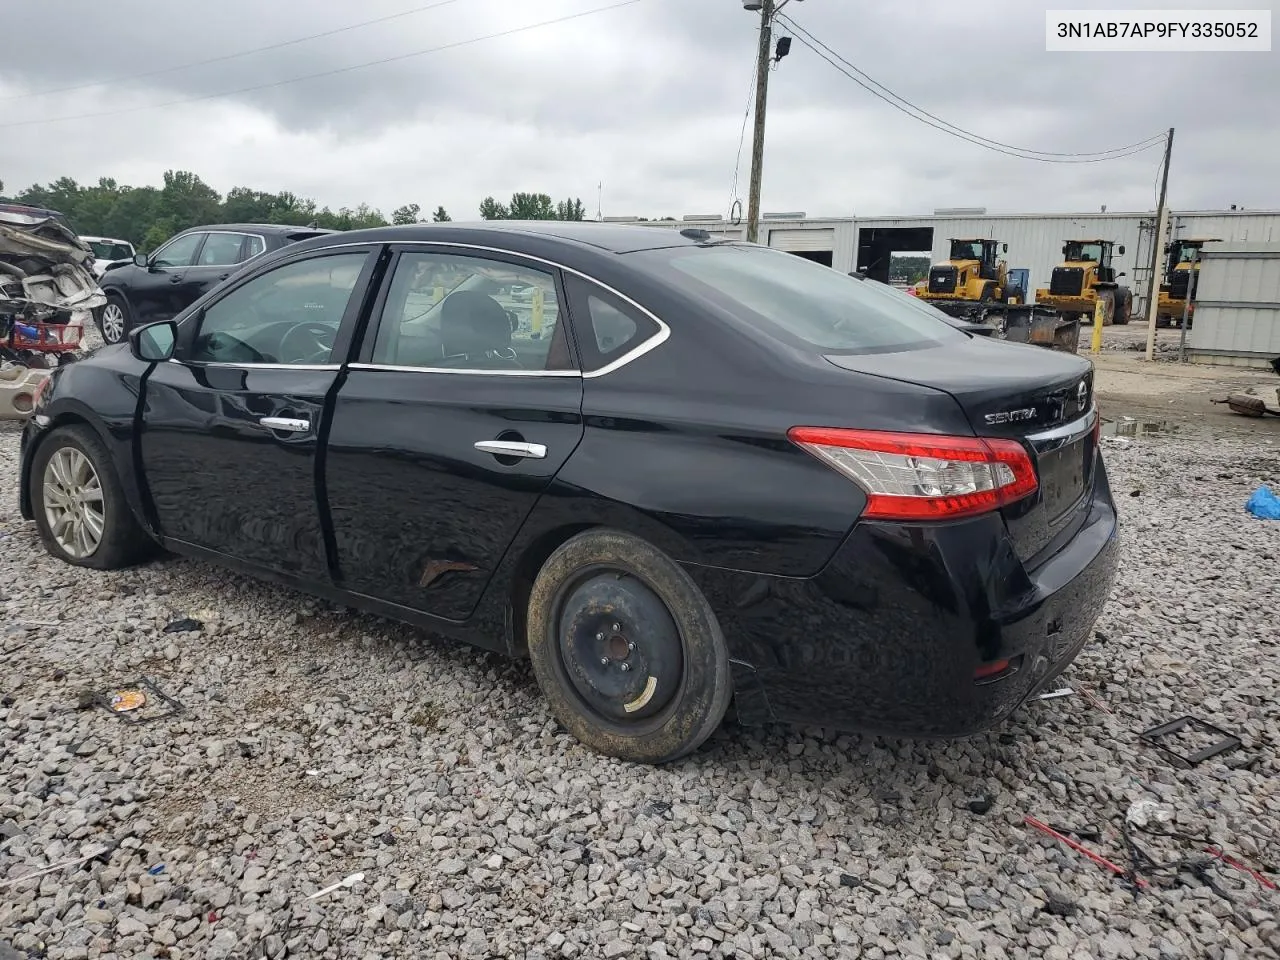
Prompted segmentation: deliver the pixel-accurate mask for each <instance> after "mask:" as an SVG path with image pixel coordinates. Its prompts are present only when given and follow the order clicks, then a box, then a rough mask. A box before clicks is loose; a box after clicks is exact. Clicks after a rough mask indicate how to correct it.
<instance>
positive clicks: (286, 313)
mask: <svg viewBox="0 0 1280 960" xmlns="http://www.w3.org/2000/svg"><path fill="white" fill-rule="evenodd" d="M367 256H368V255H367V254H366V253H364V252H360V253H339V254H333V255H331V256H323V257H312V258H311V259H308V260H300V261H297V262H296V263H289V264H286V265H284V266H281V267H277V268H276V269H274V270H271V271H269V272H267V273H264V274H262V276H260V277H255V278H254V279H252V280H250V281H249V282H248V283H246V284H244V285H243V286H240V287H237V288H236V289H235V290H233V291H232V292H231V293H229V294H227V295H226V296H225V297H223V298H222V299H221V300H218V301H217V302H216V303H214V304H212V305H210V306H209V307H208V308H207V309H205V311H204V315H203V317H202V318H201V320H200V327H199V330H198V331H197V333H196V338H195V343H194V346H193V349H192V352H191V360H192V361H193V362H195V363H234V364H254V363H287V364H325V363H329V362H331V360H332V356H333V344H334V341H335V339H336V338H337V334H338V328H339V327H340V326H341V325H342V318H343V315H344V314H345V313H346V310H347V303H348V301H350V299H351V294H352V291H353V290H355V287H356V283H357V281H358V280H359V279H360V271H361V269H362V268H363V267H364V264H365V261H366V259H367Z"/></svg>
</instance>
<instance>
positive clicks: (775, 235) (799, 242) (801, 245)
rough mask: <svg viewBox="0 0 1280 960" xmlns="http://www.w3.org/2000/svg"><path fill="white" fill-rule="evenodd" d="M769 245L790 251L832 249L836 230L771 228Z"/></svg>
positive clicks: (834, 243) (834, 245)
mask: <svg viewBox="0 0 1280 960" xmlns="http://www.w3.org/2000/svg"><path fill="white" fill-rule="evenodd" d="M769 246H771V247H776V248H777V249H779V250H787V251H791V252H804V251H810V250H820V251H827V250H834V249H835V248H836V232H835V230H834V229H831V230H773V231H771V232H770V233H769Z"/></svg>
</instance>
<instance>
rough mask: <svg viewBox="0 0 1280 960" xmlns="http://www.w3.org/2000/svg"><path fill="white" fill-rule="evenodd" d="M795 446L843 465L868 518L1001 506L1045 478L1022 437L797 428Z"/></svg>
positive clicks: (935, 515)
mask: <svg viewBox="0 0 1280 960" xmlns="http://www.w3.org/2000/svg"><path fill="white" fill-rule="evenodd" d="M787 436H788V437H790V438H791V441H792V442H793V443H796V444H797V445H799V446H800V447H802V448H804V449H805V450H807V451H808V452H809V453H811V454H813V455H814V456H815V457H817V458H818V459H819V460H821V461H823V462H824V463H826V464H828V465H830V466H832V467H834V468H835V469H837V470H839V471H840V472H841V473H843V474H844V475H845V476H847V477H848V478H849V479H850V480H853V481H854V482H855V483H857V484H858V485H859V486H860V487H862V489H863V490H864V491H866V494H867V506H866V509H865V510H864V511H863V514H862V515H863V516H864V517H869V518H875V519H880V520H930V519H952V518H955V517H966V516H971V515H973V514H977V513H986V512H987V511H990V510H996V509H999V508H1000V507H1002V506H1004V505H1005V504H1007V503H1012V502H1014V501H1015V500H1021V499H1022V498H1023V497H1025V496H1027V495H1028V494H1031V493H1034V492H1035V491H1036V487H1037V486H1038V482H1037V480H1036V471H1035V467H1034V466H1032V463H1031V457H1030V456H1028V455H1027V451H1026V449H1025V448H1024V447H1023V446H1022V444H1020V443H1019V442H1018V441H1016V440H996V439H990V438H984V437H948V436H941V435H935V434H929V433H888V432H883V431H879V430H846V429H841V428H836V427H792V428H791V430H789V431H788V432H787Z"/></svg>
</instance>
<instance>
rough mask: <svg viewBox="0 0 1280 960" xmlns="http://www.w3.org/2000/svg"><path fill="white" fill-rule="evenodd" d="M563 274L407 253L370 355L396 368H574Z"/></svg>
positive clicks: (475, 259)
mask: <svg viewBox="0 0 1280 960" xmlns="http://www.w3.org/2000/svg"><path fill="white" fill-rule="evenodd" d="M560 317H561V313H560V297H559V293H558V292H557V288H556V282H555V277H554V276H553V275H552V274H550V273H548V272H545V271H543V270H538V269H535V268H532V267H526V266H523V265H516V264H512V263H505V262H503V261H500V260H489V259H485V258H482V257H471V256H459V255H455V254H437V253H402V254H401V255H400V258H399V260H398V261H397V263H396V267H395V273H394V275H393V276H392V278H391V286H390V288H389V289H388V291H387V299H386V304H385V306H384V307H383V310H382V318H381V321H380V322H379V324H378V332H377V335H376V337H375V339H374V343H373V351H372V355H371V357H370V359H371V361H372V362H373V363H376V364H383V365H387V366H396V367H417V368H434V369H445V370H480V371H505V372H520V371H540V370H571V369H573V363H572V358H571V357H570V355H569V350H568V337H567V334H566V332H565V330H564V329H563V327H564V325H563V324H562V323H561V322H560Z"/></svg>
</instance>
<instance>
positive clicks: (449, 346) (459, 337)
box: [440, 290, 511, 357]
mask: <svg viewBox="0 0 1280 960" xmlns="http://www.w3.org/2000/svg"><path fill="white" fill-rule="evenodd" d="M440 339H441V341H442V344H443V347H444V353H445V356H449V357H451V356H457V355H458V354H464V353H465V354H468V355H470V356H479V355H481V354H483V353H485V352H486V351H494V350H506V349H507V348H509V347H510V346H511V318H510V317H508V316H507V311H505V310H503V309H502V307H501V306H500V305H499V304H498V301H496V300H494V299H493V297H490V296H489V295H488V294H484V293H479V292H477V291H475V290H459V291H457V292H456V293H451V294H449V296H447V297H445V300H444V305H443V306H442V307H441V308H440Z"/></svg>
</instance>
